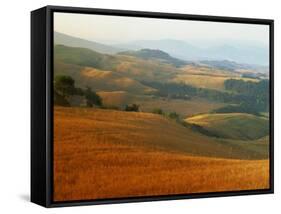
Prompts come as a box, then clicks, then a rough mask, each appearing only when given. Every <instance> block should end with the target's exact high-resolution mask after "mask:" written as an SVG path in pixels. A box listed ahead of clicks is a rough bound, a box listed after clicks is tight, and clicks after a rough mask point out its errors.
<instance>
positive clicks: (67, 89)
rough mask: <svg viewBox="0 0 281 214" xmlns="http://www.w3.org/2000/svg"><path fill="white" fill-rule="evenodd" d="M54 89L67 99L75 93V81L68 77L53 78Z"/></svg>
mask: <svg viewBox="0 0 281 214" xmlns="http://www.w3.org/2000/svg"><path fill="white" fill-rule="evenodd" d="M54 89H55V91H56V92H57V93H58V94H59V95H61V96H63V97H64V98H66V97H69V96H71V95H74V94H75V92H76V88H75V81H74V79H72V78H71V77H70V76H65V75H58V76H56V77H55V81H54Z"/></svg>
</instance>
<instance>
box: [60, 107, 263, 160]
mask: <svg viewBox="0 0 281 214" xmlns="http://www.w3.org/2000/svg"><path fill="white" fill-rule="evenodd" d="M60 115H68V116H69V117H68V118H69V119H67V118H65V119H64V122H65V123H68V122H71V121H72V120H81V121H84V120H87V121H88V122H86V121H84V122H86V123H85V124H84V122H83V124H84V125H83V124H82V123H77V124H76V125H75V124H72V125H74V126H77V127H76V130H77V129H81V131H79V132H78V133H80V134H82V133H83V132H84V131H86V132H87V130H89V129H88V128H86V126H88V124H89V123H92V125H91V130H96V131H97V133H99V132H98V130H100V131H101V132H102V133H103V134H104V135H105V136H106V138H105V139H104V140H105V141H106V142H115V140H117V141H118V142H119V143H121V144H122V145H131V146H140V147H145V148H151V149H153V148H154V149H155V148H156V149H160V150H167V151H170V152H180V153H183V154H189V155H199V156H209V157H217V158H219V157H221V158H239V159H243V158H246V159H249V158H250V159H251V158H254V159H255V158H256V157H255V156H256V154H255V153H254V152H253V153H251V152H249V151H248V152H249V153H247V154H246V153H245V152H244V150H243V148H240V147H236V148H232V147H231V146H229V145H228V144H226V145H224V144H222V143H220V142H217V141H216V139H212V138H210V137H208V136H204V135H202V134H200V133H197V132H195V131H193V130H191V129H189V128H186V127H184V126H182V125H180V124H178V123H176V122H175V121H172V120H169V119H167V118H165V117H163V116H161V115H157V114H152V113H142V112H124V111H115V110H102V109H81V110H80V109H79V108H57V110H56V117H58V118H60ZM81 125H83V127H78V126H81ZM84 126H85V127H84ZM84 129H85V130H84ZM75 133H77V131H75ZM97 133H96V132H92V133H87V134H85V135H83V134H82V135H83V136H82V135H81V136H80V137H81V139H83V138H89V137H90V138H92V139H94V138H95V137H94V135H96V134H97ZM110 133H112V134H110ZM114 133H116V135H115V134H114ZM135 142H138V144H137V145H136V144H135ZM245 144H247V141H245ZM264 152H265V153H264V154H263V155H261V157H265V156H266V155H267V154H266V151H264ZM251 155H253V156H251Z"/></svg>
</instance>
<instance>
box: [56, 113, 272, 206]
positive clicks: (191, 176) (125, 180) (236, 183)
mask: <svg viewBox="0 0 281 214" xmlns="http://www.w3.org/2000/svg"><path fill="white" fill-rule="evenodd" d="M54 120H55V121H54V122H55V123H54V124H55V125H54V184H55V185H54V187H55V188H54V200H55V201H60V200H75V199H76V200H77V199H79V198H82V197H83V198H84V199H88V198H89V199H96V198H112V197H129V196H138V195H140V196H144V195H150V196H151V195H163V194H175V193H176V194H180V193H185V194H186V193H196V192H213V191H234V190H247V189H265V188H268V186H269V162H268V160H238V159H240V158H242V159H264V158H266V155H267V150H266V148H267V149H268V146H267V147H264V149H263V150H261V149H260V150H261V151H260V153H255V151H256V150H257V148H256V145H255V146H254V147H252V145H253V143H254V142H247V141H244V142H243V144H242V143H241V144H237V145H236V143H235V142H234V141H232V142H217V141H214V140H212V139H211V138H208V137H205V136H202V135H200V134H197V133H195V132H193V131H191V130H190V129H187V128H184V127H183V126H180V125H179V124H177V123H175V122H173V121H170V120H168V119H165V118H163V117H161V116H160V115H155V114H149V113H136V112H122V111H113V110H101V109H88V108H61V107H59V108H57V107H56V108H55V111H54ZM257 143H260V142H257ZM245 146H247V149H245ZM224 158H235V159H224ZM70 160H71V161H70ZM93 174H94V175H95V176H92V175H93ZM206 177H207V178H208V179H206ZM136 184H137V185H136Z"/></svg>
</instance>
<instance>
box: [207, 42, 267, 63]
mask: <svg viewBox="0 0 281 214" xmlns="http://www.w3.org/2000/svg"><path fill="white" fill-rule="evenodd" d="M206 53H207V54H206V55H207V57H208V58H209V59H217V60H221V59H225V60H230V61H236V62H239V63H247V64H257V65H268V64H269V50H268V49H267V48H266V47H262V46H255V45H237V46H235V45H234V44H233V45H231V44H230V45H226V44H224V45H220V46H215V47H211V48H208V49H207V50H206Z"/></svg>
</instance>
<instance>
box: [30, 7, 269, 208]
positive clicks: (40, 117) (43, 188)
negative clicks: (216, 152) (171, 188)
mask: <svg viewBox="0 0 281 214" xmlns="http://www.w3.org/2000/svg"><path fill="white" fill-rule="evenodd" d="M54 12H64V13H81V14H100V15H111V16H128V17H148V18H165V19H178V20H197V21H212V22H225V23H248V24H258V25H268V26H269V27H270V144H269V145H270V149H269V151H270V154H269V156H270V188H269V189H264V190H245V191H230V192H208V193H193V194H181V195H168V196H167V195H166V196H165V195H163V196H151V197H147V196H145V197H130V198H118V199H114V198H112V199H103V200H86V201H82V200H81V201H64V202H54V201H53V198H52V193H53V145H52V144H53V81H52V80H53V13H54ZM273 192H274V21H273V20H269V19H251V18H238V17H220V16H204V15H187V14H173V13H158V12H142V11H141V12H140V11H125V10H109V9H93V8H78V7H62V6H46V7H43V8H40V9H37V10H34V11H32V12H31V201H32V202H34V203H36V204H39V205H42V206H44V207H61V206H76V205H93V204H109V203H126V202H144V201H160V200H175V199H189V198H207V197H221V196H223V197H225V196H238V195H254V194H268V193H273Z"/></svg>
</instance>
